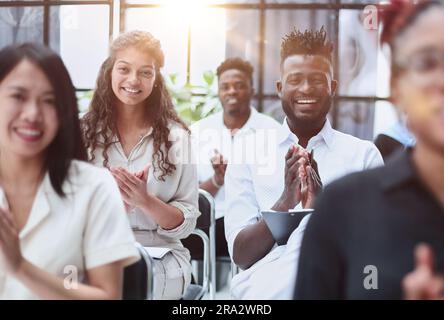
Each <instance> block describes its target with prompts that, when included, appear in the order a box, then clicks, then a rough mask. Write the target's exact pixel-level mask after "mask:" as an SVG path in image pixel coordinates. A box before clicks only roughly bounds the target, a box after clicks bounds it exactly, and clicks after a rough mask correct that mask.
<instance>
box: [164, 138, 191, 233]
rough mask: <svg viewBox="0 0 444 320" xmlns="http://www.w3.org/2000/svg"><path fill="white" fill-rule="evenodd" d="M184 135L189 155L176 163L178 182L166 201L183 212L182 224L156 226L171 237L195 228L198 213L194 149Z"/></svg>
mask: <svg viewBox="0 0 444 320" xmlns="http://www.w3.org/2000/svg"><path fill="white" fill-rule="evenodd" d="M184 137H187V138H185V139H188V141H185V145H187V146H188V151H189V155H190V157H189V158H188V161H183V162H180V163H178V164H176V171H175V172H174V174H175V175H177V177H176V178H177V179H178V180H179V183H178V187H177V191H176V193H175V195H174V197H173V198H172V199H171V201H169V202H168V204H169V205H171V206H173V207H176V208H177V209H179V210H180V211H181V212H182V213H183V216H184V220H183V222H182V224H180V225H179V226H177V227H176V228H174V229H170V230H166V229H164V228H162V227H160V226H159V227H158V228H157V233H158V234H159V235H162V236H164V237H167V238H173V239H184V238H187V237H188V236H189V235H190V234H191V232H193V230H194V229H195V227H196V222H197V218H198V217H199V215H200V212H199V209H198V207H199V204H198V201H199V183H198V180H197V168H196V162H195V161H196V157H195V154H194V150H195V149H194V148H193V144H192V142H191V139H190V136H189V135H188V134H187V135H185V136H184ZM184 160H185V159H184Z"/></svg>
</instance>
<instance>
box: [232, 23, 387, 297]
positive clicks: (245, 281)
mask: <svg viewBox="0 0 444 320" xmlns="http://www.w3.org/2000/svg"><path fill="white" fill-rule="evenodd" d="M331 52H332V43H331V42H329V41H327V39H326V32H325V30H324V29H323V28H321V29H320V30H319V31H311V30H307V31H305V32H300V31H297V30H294V31H293V32H291V33H290V34H289V35H287V36H286V37H285V38H284V40H283V42H282V45H281V63H280V70H281V78H280V80H279V81H278V82H277V92H278V95H279V97H280V99H281V103H282V108H283V111H284V112H285V114H286V118H285V120H284V122H283V124H282V125H281V126H280V128H279V129H278V130H277V132H276V134H275V135H274V139H268V143H267V144H266V145H261V144H260V143H257V144H255V145H254V146H253V147H254V148H255V149H254V150H248V149H249V148H253V147H252V146H251V145H250V144H247V145H246V146H245V145H244V146H240V148H244V149H245V148H246V149H247V150H240V149H239V150H236V153H245V154H252V153H254V154H256V155H258V154H259V155H263V154H266V155H268V159H269V161H268V162H267V163H266V164H265V166H264V163H263V162H262V161H261V160H262V159H260V158H257V159H256V163H247V164H237V165H231V164H230V165H229V166H228V169H227V172H226V175H225V185H226V199H227V204H226V215H225V234H226V238H227V242H228V249H229V252H230V256H231V258H232V260H233V261H234V262H235V263H236V264H237V265H238V266H239V267H240V268H241V269H243V270H244V271H242V272H240V273H239V274H238V275H236V276H235V277H234V278H233V279H232V283H231V291H232V295H233V297H234V298H236V299H290V298H291V297H292V294H293V288H294V279H295V277H296V269H297V263H298V257H299V248H300V243H301V239H302V236H303V231H304V228H305V225H306V223H307V221H308V219H309V217H310V215H307V216H306V217H305V218H304V219H303V220H302V221H301V223H300V225H299V227H298V228H297V229H296V230H294V232H293V233H292V235H291V236H290V238H289V240H288V242H287V244H286V245H281V246H278V245H277V244H276V241H275V239H274V238H273V235H272V234H271V232H270V230H269V229H268V227H267V225H266V223H265V221H264V220H263V219H262V214H261V211H264V210H270V209H272V210H275V211H288V210H290V209H294V208H301V207H304V208H311V206H312V204H313V200H314V198H315V193H316V192H317V191H318V190H319V189H320V188H321V186H322V184H323V185H325V184H328V183H330V182H331V181H333V180H335V179H337V178H339V177H342V176H344V175H345V174H348V173H351V172H355V171H360V170H365V169H368V168H371V167H375V166H379V165H382V164H383V160H382V157H381V155H380V153H379V151H378V150H377V149H376V147H375V146H374V145H373V144H372V143H371V142H369V141H363V140H360V139H357V138H355V137H353V136H351V135H347V134H344V133H341V132H339V131H336V130H334V129H333V128H332V127H331V125H330V122H329V120H328V119H327V114H328V112H329V110H330V107H331V104H332V100H333V96H334V94H335V91H336V88H337V82H336V81H335V80H334V78H333V66H332V57H331ZM265 148H266V150H265ZM271 156H273V157H271ZM317 178H320V179H317ZM319 180H320V181H319ZM307 186H308V187H307Z"/></svg>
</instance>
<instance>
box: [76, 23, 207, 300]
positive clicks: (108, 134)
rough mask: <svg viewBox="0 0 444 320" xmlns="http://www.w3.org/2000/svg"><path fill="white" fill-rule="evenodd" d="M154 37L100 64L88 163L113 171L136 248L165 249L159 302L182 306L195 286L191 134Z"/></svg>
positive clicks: (131, 36)
mask: <svg viewBox="0 0 444 320" xmlns="http://www.w3.org/2000/svg"><path fill="white" fill-rule="evenodd" d="M163 65H164V55H163V52H162V50H161V46H160V42H159V41H158V40H157V39H155V38H154V37H153V36H152V35H151V34H150V33H148V32H142V31H133V32H128V33H125V34H122V35H121V36H119V37H118V38H117V39H116V40H115V41H114V42H113V44H112V45H111V50H110V56H109V57H108V58H107V59H106V60H105V62H104V63H103V65H102V67H101V70H100V72H99V76H98V79H97V88H96V90H95V93H94V96H93V98H92V102H91V106H90V110H89V112H88V113H87V114H86V115H85V116H84V118H83V121H82V124H83V133H84V139H85V144H86V147H87V149H88V151H89V157H90V161H92V162H93V163H94V164H96V165H99V166H104V167H107V168H109V169H110V170H111V172H112V174H113V176H114V178H115V179H116V181H117V183H118V185H119V188H120V192H121V194H122V197H123V200H124V202H125V204H126V208H127V211H128V215H129V219H130V222H131V226H132V228H133V230H134V232H135V236H136V239H137V241H139V242H140V243H141V244H142V245H144V246H146V247H161V248H168V249H169V251H168V253H166V254H165V255H164V256H162V257H160V258H161V259H156V260H155V275H154V298H155V299H179V298H180V297H181V296H182V295H183V293H184V292H185V290H186V288H187V287H188V285H189V283H190V280H191V265H190V254H189V252H188V250H187V249H186V248H184V247H183V245H182V243H181V241H180V239H183V238H186V237H188V235H189V234H190V233H191V232H192V231H193V229H194V228H195V225H196V219H197V217H198V215H199V211H198V209H197V202H198V182H197V173H196V166H195V164H193V163H192V161H191V159H190V158H189V156H190V155H191V150H190V149H191V148H190V147H191V139H190V133H189V129H188V128H187V126H186V125H185V124H184V123H183V122H182V120H181V119H180V118H179V117H178V115H177V114H176V112H175V110H174V106H173V104H172V101H171V98H170V95H169V94H168V92H167V89H166V87H165V83H164V79H163V77H162V75H161V73H160V68H162V67H163Z"/></svg>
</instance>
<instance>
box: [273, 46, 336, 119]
mask: <svg viewBox="0 0 444 320" xmlns="http://www.w3.org/2000/svg"><path fill="white" fill-rule="evenodd" d="M335 90H336V81H335V80H332V75H331V64H330V62H329V61H328V60H327V59H326V58H324V57H323V56H318V55H314V56H309V55H299V54H297V55H291V56H289V57H287V58H286V59H285V60H284V61H283V63H282V65H281V79H280V81H278V82H277V91H278V94H279V97H280V98H281V102H282V107H283V109H284V112H285V114H286V115H287V117H288V118H289V120H290V121H291V122H292V123H293V124H299V125H304V126H305V127H310V126H319V125H320V124H322V123H324V121H325V119H326V116H327V113H328V111H329V110H330V106H331V100H332V95H333V94H334V92H335Z"/></svg>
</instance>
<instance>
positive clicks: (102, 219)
mask: <svg viewBox="0 0 444 320" xmlns="http://www.w3.org/2000/svg"><path fill="white" fill-rule="evenodd" d="M62 188H63V190H64V191H65V194H66V197H65V198H61V197H60V196H59V195H58V194H57V193H56V191H55V190H54V189H53V187H52V185H51V181H50V179H49V174H48V173H46V175H45V177H44V179H43V181H42V183H41V184H40V186H39V188H38V190H37V194H36V196H35V199H34V202H33V204H32V209H31V212H30V215H29V218H28V221H27V222H26V225H25V226H24V228H23V229H22V230H21V231H20V233H19V240H20V248H21V251H22V255H23V257H24V258H25V259H26V260H28V261H29V262H31V263H32V264H34V265H36V266H37V267H39V268H41V269H43V270H45V271H47V272H49V273H52V274H54V275H56V276H58V277H59V278H61V279H66V278H67V277H71V279H72V280H74V279H76V278H77V279H78V281H79V282H84V281H85V280H86V279H85V273H86V270H89V269H92V268H96V267H99V266H102V265H105V264H109V263H112V262H116V261H119V260H122V261H123V263H124V265H125V266H126V265H129V264H131V263H134V262H135V261H137V260H138V259H139V253H138V251H137V249H136V247H135V245H134V243H135V239H134V236H133V234H132V232H131V228H130V225H129V223H128V219H127V218H126V213H125V209H124V207H123V202H122V200H121V199H120V192H119V190H118V187H117V184H116V182H115V181H114V179H113V177H112V176H111V174H110V173H109V172H107V171H106V170H104V169H99V168H96V167H94V166H92V165H90V164H88V163H85V162H81V161H75V160H74V161H72V162H71V167H70V169H69V175H68V178H67V181H65V182H64V184H63V187H62ZM0 203H1V204H2V206H3V207H9V206H8V203H7V199H6V196H5V193H4V191H3V190H2V189H1V188H0ZM0 263H1V262H0ZM0 299H24V300H28V299H38V297H37V296H36V295H35V294H34V293H33V292H32V291H30V290H29V289H28V288H27V287H25V286H24V285H23V284H22V283H21V282H20V281H18V280H17V279H15V278H14V277H12V276H10V275H9V274H7V273H5V271H4V267H2V266H1V264H0Z"/></svg>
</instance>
